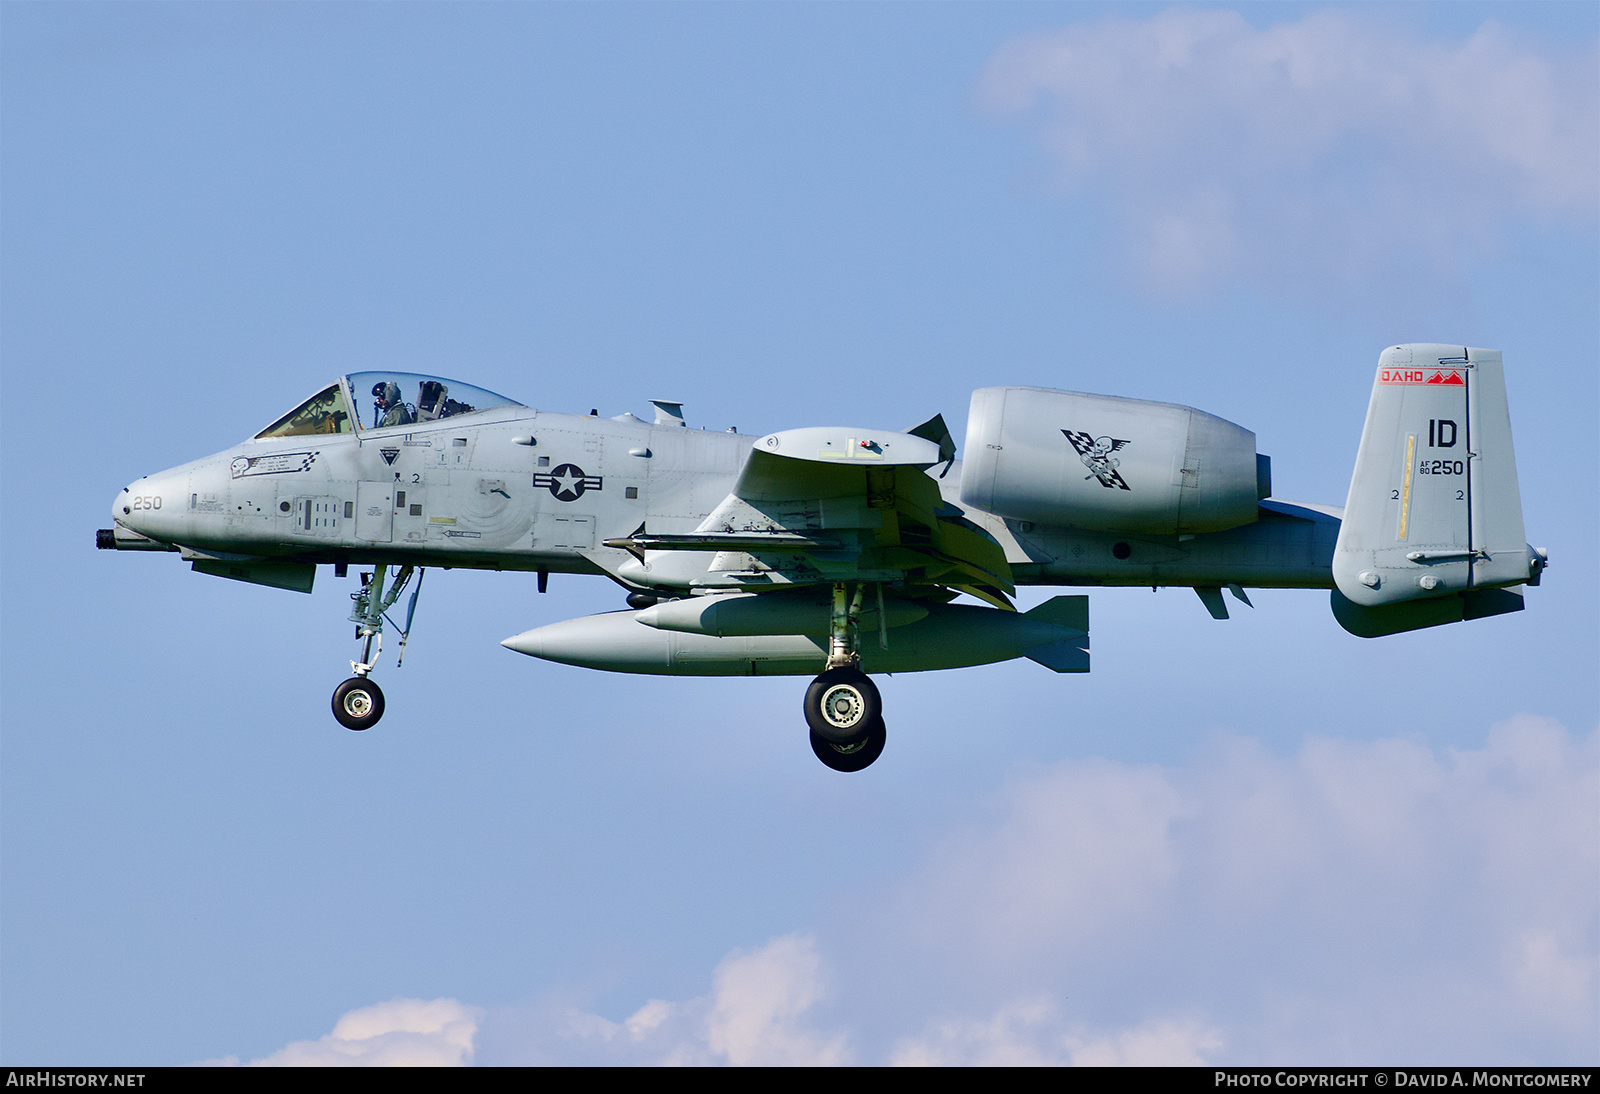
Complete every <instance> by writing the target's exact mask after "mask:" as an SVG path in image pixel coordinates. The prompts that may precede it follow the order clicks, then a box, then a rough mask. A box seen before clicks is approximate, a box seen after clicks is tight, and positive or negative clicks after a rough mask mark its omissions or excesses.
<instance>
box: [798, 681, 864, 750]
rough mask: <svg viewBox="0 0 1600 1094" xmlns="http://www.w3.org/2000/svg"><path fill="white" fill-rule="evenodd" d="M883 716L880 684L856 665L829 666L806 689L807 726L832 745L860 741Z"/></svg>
mask: <svg viewBox="0 0 1600 1094" xmlns="http://www.w3.org/2000/svg"><path fill="white" fill-rule="evenodd" d="M882 716H883V699H882V698H881V697H880V696H879V695H878V686H877V685H876V684H874V683H873V682H872V678H871V677H870V676H868V675H867V674H866V673H864V672H862V671H861V670H860V669H858V668H856V667H855V666H854V665H844V666H841V667H840V668H836V669H829V670H828V671H827V672H825V673H823V674H822V675H821V676H819V677H817V678H816V679H815V680H813V681H811V686H810V687H808V688H806V725H808V726H810V727H811V732H812V733H815V734H816V735H817V736H819V737H821V738H822V739H823V740H825V741H829V742H831V743H833V744H836V745H851V744H857V743H859V742H860V741H861V740H862V739H863V738H864V736H865V735H866V733H867V732H868V730H869V729H870V728H871V726H872V723H873V722H875V721H878V720H879V719H880V718H882Z"/></svg>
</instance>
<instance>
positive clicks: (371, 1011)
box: [208, 999, 483, 1067]
mask: <svg viewBox="0 0 1600 1094" xmlns="http://www.w3.org/2000/svg"><path fill="white" fill-rule="evenodd" d="M482 1017H483V1011H481V1010H479V1009H478V1008H476V1007H469V1006H464V1005H462V1004H461V1003H459V1002H457V1001H456V1000H454V999H433V1000H423V999H391V1000H390V1001H389V1002H387V1003H378V1004H377V1005H375V1006H371V1007H361V1008H359V1009H357V1010H353V1011H350V1012H349V1013H347V1014H346V1015H344V1017H342V1018H340V1019H339V1021H338V1022H337V1023H336V1024H335V1025H334V1027H333V1032H332V1033H330V1034H328V1035H327V1036H326V1037H323V1038H320V1039H319V1040H316V1041H295V1042H293V1043H291V1044H289V1045H286V1046H284V1047H283V1048H281V1049H279V1050H278V1051H277V1052H274V1053H272V1054H271V1055H270V1056H265V1057H263V1058H261V1059H259V1060H251V1061H250V1062H249V1064H248V1065H246V1066H249V1067H462V1066H465V1065H467V1064H470V1063H472V1054H473V1038H474V1036H475V1035H476V1034H477V1031H478V1022H479V1020H480V1019H481V1018H482ZM208 1063H213V1064H233V1065H237V1064H238V1063H239V1060H238V1059H237V1058H236V1057H229V1058H227V1059H225V1060H212V1061H208Z"/></svg>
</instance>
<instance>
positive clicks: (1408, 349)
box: [97, 344, 1545, 771]
mask: <svg viewBox="0 0 1600 1094" xmlns="http://www.w3.org/2000/svg"><path fill="white" fill-rule="evenodd" d="M655 407H656V413H655V420H654V421H653V422H646V421H643V420H641V419H639V418H636V417H634V416H633V415H632V414H623V415H621V416H619V417H616V418H609V419H602V418H599V417H598V416H596V415H595V413H594V412H591V413H590V415H588V416H581V415H572V414H553V413H548V412H545V411H537V410H533V409H532V408H529V407H526V406H523V405H521V404H520V403H516V402H513V401H511V400H510V399H507V398H504V397H502V396H500V395H495V394H493V393H491V392H488V391H485V390H483V389H481V388H476V387H471V386H469V385H467V384H462V383H458V382H456V381H454V380H447V379H443V378H440V377H433V376H420V375H414V374H407V373H393V372H361V373H355V374H353V375H349V376H345V377H343V378H341V379H339V380H338V381H336V382H334V383H332V384H330V385H328V386H327V387H325V388H323V389H322V390H321V391H318V392H317V393H316V394H315V395H313V396H311V398H309V399H307V400H306V401H305V402H304V403H302V404H301V405H299V406H298V407H296V408H295V409H293V410H291V411H290V412H289V413H287V414H285V415H284V416H283V417H281V418H279V419H278V420H277V421H275V422H273V423H272V424H271V425H269V426H267V428H265V429H263V430H262V431H261V432H260V433H258V434H256V435H255V436H254V437H251V438H250V439H248V440H246V441H244V442H242V443H240V444H237V445H235V446H233V447H232V448H229V449H227V450H226V451H224V452H219V453H218V454H216V455H214V456H208V457H206V458H205V459H202V460H196V461H195V462H193V463H189V464H185V465H183V466H182V467H175V468H173V469H172V470H170V471H163V472H161V473H160V474H157V475H150V476H146V477H145V478H141V479H139V480H137V481H136V482H133V483H132V484H130V485H129V486H128V487H126V488H125V489H124V490H123V491H122V492H121V493H120V494H118V495H117V498H116V500H115V502H114V503H113V505H112V515H113V527H112V528H110V529H107V530H103V531H101V532H99V533H98V536H97V542H98V545H99V546H100V547H103V548H115V549H117V550H137V551H172V552H176V553H178V554H179V555H180V556H181V557H182V558H183V559H185V560H187V561H189V562H191V563H192V564H193V567H194V569H195V570H197V571H199V572H201V573H206V574H215V575H217V576H219V577H228V578H234V579H236V580H239V581H249V582H255V583H257V584H262V585H270V586H275V587H277V588H282V589H290V590H297V591H299V592H310V590H311V585H312V581H313V579H314V577H315V575H316V571H317V567H318V566H319V565H332V566H333V567H334V572H335V574H337V575H338V576H341V577H342V576H345V575H346V573H347V570H348V567H350V566H351V565H355V566H358V567H365V568H370V569H368V570H367V572H363V573H361V589H360V591H359V592H356V593H352V594H351V596H352V599H353V601H354V604H355V607H354V611H353V612H352V613H351V615H350V618H351V620H352V621H354V623H355V624H356V637H357V639H358V641H359V642H360V643H361V649H362V653H361V658H360V660H358V661H352V662H351V666H352V668H353V670H354V673H355V674H354V676H353V677H351V678H350V679H348V680H346V681H345V682H344V683H342V684H340V685H339V687H338V688H337V689H336V690H335V691H334V694H333V713H334V716H335V717H336V718H337V719H338V720H339V722H341V723H342V724H343V725H345V726H347V727H349V728H350V729H367V728H369V727H371V726H372V725H374V724H376V723H377V721H378V719H379V718H380V717H382V715H383V710H384V699H383V692H382V691H381V690H379V688H378V685H377V684H376V683H375V682H374V681H373V679H372V677H371V673H372V669H373V666H374V664H375V663H376V661H377V660H378V655H379V652H380V651H381V649H382V640H383V632H384V627H385V622H386V620H387V621H388V624H389V626H391V627H393V628H395V629H396V630H397V631H398V632H399V634H400V636H401V641H400V650H401V656H402V657H403V656H404V647H405V639H406V637H407V636H409V633H410V629H411V622H412V618H413V613H414V611H415V608H416V603H417V599H416V598H417V594H418V593H419V592H420V590H421V585H422V577H423V568H424V567H443V568H446V569H448V568H451V567H458V566H460V567H474V568H479V569H493V570H522V571H529V572H533V573H536V574H537V575H538V578H537V580H538V585H539V588H540V589H541V590H542V589H543V588H544V585H545V582H546V579H547V576H548V575H549V574H551V573H581V574H595V575H599V576H603V577H608V578H610V579H611V580H612V581H614V582H616V583H617V584H618V585H620V586H622V587H623V588H624V589H625V590H627V604H628V610H626V611H615V612H608V613H605V614H602V615H593V616H587V617H585V618H581V619H569V620H567V621H565V622H561V623H554V624H551V625H548V626H543V627H537V628H535V629H533V630H530V631H526V632H524V633H522V634H519V635H516V636H514V637H511V638H507V639H506V640H505V641H504V643H503V645H505V646H508V647H510V648H511V649H513V650H516V651H518V652H520V653H525V654H529V655H530V656H533V657H540V658H544V659H545V660H547V661H559V662H562V663H565V664H569V665H580V666H585V667H588V668H596V669H607V670H610V671H613V672H636V673H655V674H661V675H686V676H745V675H769V674H784V675H800V676H808V675H815V676H816V678H815V679H814V680H813V681H812V682H811V684H810V686H809V687H808V688H807V689H806V694H805V702H804V709H805V719H806V722H807V724H808V726H809V727H810V730H811V745H812V748H813V750H814V751H815V752H816V754H817V756H818V758H820V759H821V760H822V762H823V763H825V764H827V765H828V766H829V767H831V768H834V769H836V770H840V771H855V770H860V769H861V768H864V767H866V766H867V765H868V764H870V763H872V762H873V760H875V759H876V758H877V757H878V755H879V753H881V752H882V750H883V745H884V738H885V729H884V720H883V715H882V710H881V703H880V700H879V695H878V690H877V688H876V687H875V686H874V684H873V682H872V678H871V676H870V675H869V674H870V673H888V672H912V671H917V670H923V669H943V668H955V667H959V666H966V665H981V664H987V663H990V662H995V661H1005V660H1009V659H1011V658H1016V657H1027V658H1030V659H1031V660H1033V661H1036V662H1038V663H1039V664H1041V665H1043V666H1045V667H1046V668H1049V669H1053V670H1054V671H1056V672H1087V671H1088V670H1089V610H1088V598H1087V597H1086V596H1057V597H1055V598H1054V599H1052V600H1049V601H1047V602H1046V603H1044V604H1042V605H1040V606H1039V607H1036V608H1034V609H1032V610H1031V611H1027V612H1017V611H1016V610H1015V609H1014V608H1013V607H1012V604H1011V600H1010V597H1011V595H1012V594H1013V593H1014V591H1015V588H1016V586H1018V585H1077V586H1096V585H1150V586H1162V585H1169V586H1170V585H1179V586H1183V585H1186V586H1189V587H1191V588H1193V589H1194V590H1195V591H1196V592H1197V593H1198V594H1199V597H1200V600H1201V602H1202V603H1203V604H1204V606H1205V607H1206V609H1208V610H1209V611H1210V613H1211V614H1212V615H1213V616H1215V617H1216V618H1218V619H1224V618H1226V617H1227V614H1228V609H1227V606H1226V603H1225V601H1224V599H1223V596H1222V593H1223V590H1229V591H1230V592H1231V594H1232V595H1233V596H1234V597H1235V598H1236V599H1238V600H1239V601H1241V602H1243V603H1245V604H1248V603H1249V600H1248V598H1247V594H1246V593H1245V591H1244V590H1245V588H1246V587H1257V588H1319V589H1330V590H1332V601H1333V614H1334V617H1335V618H1336V619H1337V620H1338V621H1339V623H1340V624H1341V625H1342V626H1343V627H1344V628H1345V629H1346V630H1348V631H1350V632H1352V633H1353V634H1356V635H1360V636H1363V637H1376V636H1380V635H1386V634H1394V633H1397V632H1400V631H1408V630H1415V629H1418V628H1421V627H1432V626H1436V625H1439V624H1442V623H1453V622H1459V621H1461V620H1470V619H1477V618H1480V617H1483V616H1490V615H1498V614H1502V613H1505V612H1513V611H1518V610H1520V609H1521V608H1522V593H1521V591H1520V588H1519V586H1522V585H1537V584H1538V583H1539V577H1540V573H1541V571H1542V570H1543V568H1544V565H1545V555H1544V552H1543V551H1540V550H1536V549H1534V548H1531V547H1529V546H1528V545H1527V544H1526V543H1525V542H1524V535H1523V523H1522V508H1521V500H1520V497H1519V494H1518V488H1517V473H1516V461H1515V458H1514V456H1513V454H1512V446H1511V423H1510V417H1509V414H1508V411H1507V406H1506V397H1505V382H1504V378H1503V375H1502V372H1501V361H1500V354H1499V353H1498V352H1496V351H1493V350H1482V349H1470V348H1464V347H1461V346H1449V345H1432V344H1427V345H1424V344H1418V345H1406V346H1395V347H1392V348H1390V349H1387V350H1384V351H1383V353H1382V355H1381V357H1380V358H1379V364H1378V372H1377V377H1376V381H1375V383H1374V385H1373V389H1372V401H1371V404H1370V406H1369V408H1368V411H1367V421H1366V427H1365V430H1364V431H1363V433H1362V436H1361V446H1360V449H1359V451H1358V452H1357V455H1356V464H1355V471H1354V474H1353V476H1352V478H1351V482H1350V494H1349V498H1348V500H1347V501H1346V503H1345V506H1344V508H1343V509H1342V510H1341V509H1339V508H1337V507H1335V506H1328V505H1313V504H1306V503H1300V502H1289V501H1280V500H1278V499H1275V498H1273V497H1272V496H1271V493H1272V490H1271V464H1270V461H1269V460H1268V458H1267V457H1266V456H1264V455H1260V454H1258V453H1257V452H1256V448H1255V435H1254V434H1253V433H1251V432H1250V431H1249V430H1246V429H1243V428H1241V427H1240V426H1237V425H1234V424H1233V423H1232V422H1228V421H1224V420H1223V419H1222V418H1218V417H1215V416H1213V415H1211V414H1207V413H1205V412H1203V411H1199V410H1194V409H1191V408H1189V407H1185V406H1176V405H1173V404H1169V403H1156V402H1146V401H1144V400H1139V399H1124V398H1116V397H1113V396H1108V395H1087V394H1080V393H1077V392H1070V391H1054V390H1049V389H1045V388H1037V387H991V388H984V389H982V390H979V391H976V392H974V393H973V396H972V405H971V412H970V416H969V418H968V426H967V436H966V448H965V460H964V461H962V460H957V459H956V446H955V443H954V441H953V439H952V438H951V436H950V433H949V431H948V430H947V429H946V427H945V424H944V421H943V419H942V417H938V416H936V417H933V418H931V419H929V420H928V421H926V422H923V423H922V424H921V425H918V426H916V427H914V428H912V429H910V430H907V431H905V432H897V431H894V430H888V429H878V428H865V427H859V426H831V425H830V426H817V427H808V428H801V429H789V430H784V431H782V432H778V433H769V434H767V435H766V436H763V437H750V436H745V435H741V434H738V433H735V432H733V431H731V430H730V431H729V432H727V433H719V432H709V431H705V430H698V429H690V428H686V426H685V423H684V420H683V415H682V410H681V407H680V405H679V404H677V403H670V402H657V403H656V404H655ZM408 587H409V588H410V590H411V598H410V601H409V606H408V608H407V611H406V615H405V623H404V625H403V626H401V625H399V624H397V623H396V622H395V621H394V620H393V619H392V618H390V617H389V616H388V614H387V613H388V612H389V611H390V609H392V608H394V607H395V606H396V605H397V603H398V602H399V599H400V597H401V596H402V595H403V593H404V592H405V590H406V589H407V588H408ZM961 594H968V595H969V596H970V597H971V598H973V599H975V600H976V601H979V602H980V603H967V602H961V601H960V600H959V599H958V598H959V597H960V596H961Z"/></svg>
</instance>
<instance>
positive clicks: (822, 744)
mask: <svg viewBox="0 0 1600 1094" xmlns="http://www.w3.org/2000/svg"><path fill="white" fill-rule="evenodd" d="M887 736H888V734H887V731H886V730H885V729H884V727H883V719H882V718H874V719H873V720H872V724H871V725H869V726H868V727H867V729H866V732H865V733H863V734H862V735H861V738H860V740H858V741H857V742H856V743H855V744H848V745H836V744H834V743H833V742H832V741H829V740H828V739H827V738H825V737H819V736H818V735H817V734H816V733H812V734H811V751H813V752H815V753H816V754H817V759H819V760H821V761H822V762H823V763H825V764H827V765H828V766H829V767H831V768H833V769H834V770H835V771H860V770H861V769H862V768H864V767H870V766H871V764H872V761H873V760H876V759H877V758H878V757H879V756H882V755H883V744H884V741H885V739H886V738H887Z"/></svg>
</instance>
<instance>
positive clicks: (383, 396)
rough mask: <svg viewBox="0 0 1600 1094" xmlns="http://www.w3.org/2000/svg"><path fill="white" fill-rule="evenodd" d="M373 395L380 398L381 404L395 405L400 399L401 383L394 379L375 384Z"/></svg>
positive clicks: (377, 398) (379, 403) (379, 402)
mask: <svg viewBox="0 0 1600 1094" xmlns="http://www.w3.org/2000/svg"><path fill="white" fill-rule="evenodd" d="M372 397H373V398H374V399H376V400H378V405H379V406H394V405H395V404H396V403H398V402H399V401H400V385H399V384H397V383H395V382H394V381H393V380H390V381H389V382H387V383H376V384H373V385H372Z"/></svg>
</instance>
